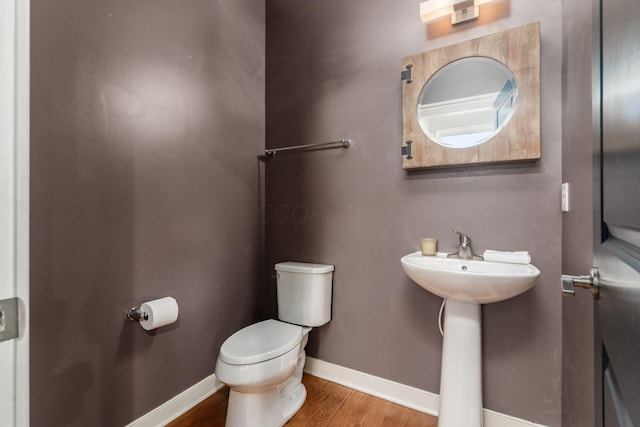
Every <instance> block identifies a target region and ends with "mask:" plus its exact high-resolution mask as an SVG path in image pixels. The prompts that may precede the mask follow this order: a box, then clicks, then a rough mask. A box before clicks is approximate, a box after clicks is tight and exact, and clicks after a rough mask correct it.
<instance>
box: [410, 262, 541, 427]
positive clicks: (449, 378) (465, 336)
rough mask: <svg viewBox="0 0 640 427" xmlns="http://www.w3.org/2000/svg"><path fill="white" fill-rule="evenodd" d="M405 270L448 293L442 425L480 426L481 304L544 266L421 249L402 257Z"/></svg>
mask: <svg viewBox="0 0 640 427" xmlns="http://www.w3.org/2000/svg"><path fill="white" fill-rule="evenodd" d="M400 262H401V263H402V268H403V269H404V271H405V273H407V275H408V276H409V277H410V278H411V279H412V280H413V281H414V282H416V283H417V284H418V285H420V286H421V287H423V288H424V289H426V290H427V291H429V292H431V293H433V294H435V295H438V296H439V297H442V298H445V299H446V300H447V302H446V309H445V314H444V338H443V344H442V370H441V373H440V411H439V414H438V427H481V426H482V424H483V421H482V417H483V412H482V323H481V310H480V305H481V304H488V303H492V302H498V301H503V300H505V299H508V298H511V297H514V296H516V295H519V294H521V293H522V292H525V291H526V290H528V289H529V288H531V287H532V286H533V285H534V284H535V282H536V280H537V279H538V277H539V276H540V270H538V269H537V268H536V267H534V266H533V265H531V264H509V263H502V262H491V261H478V260H462V259H458V258H447V257H446V255H445V254H438V255H437V256H423V255H422V254H421V253H420V252H415V253H412V254H409V255H406V256H404V257H402V258H401V259H400Z"/></svg>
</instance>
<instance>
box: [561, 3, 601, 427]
mask: <svg viewBox="0 0 640 427" xmlns="http://www.w3.org/2000/svg"><path fill="white" fill-rule="evenodd" d="M562 3H563V40H564V43H563V67H562V85H563V97H562V111H563V121H562V179H563V181H564V182H569V183H570V184H571V210H570V211H569V212H566V213H563V214H562V270H563V272H564V273H566V274H574V275H581V274H587V272H588V271H589V269H590V268H591V265H592V264H593V240H592V234H593V165H592V162H593V156H592V152H593V138H592V134H591V122H592V119H591V46H592V32H591V31H592V10H591V3H590V2H587V3H586V4H585V2H583V1H579V0H563V2H562ZM562 326H563V328H562V348H563V352H562V359H563V363H562V373H563V376H562V425H563V426H564V427H589V426H593V425H594V416H595V415H594V359H593V351H594V341H593V299H592V298H591V294H590V293H589V292H587V291H581V290H578V292H576V296H575V298H563V300H562Z"/></svg>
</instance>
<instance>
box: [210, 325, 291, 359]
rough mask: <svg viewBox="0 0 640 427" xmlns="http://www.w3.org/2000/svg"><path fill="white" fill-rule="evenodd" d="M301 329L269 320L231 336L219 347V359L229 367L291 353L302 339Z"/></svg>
mask: <svg viewBox="0 0 640 427" xmlns="http://www.w3.org/2000/svg"><path fill="white" fill-rule="evenodd" d="M302 334H303V329H302V326H298V325H292V324H290V323H284V322H280V321H277V320H273V319H269V320H264V321H262V322H258V323H254V324H253V325H249V326H247V327H245V328H243V329H240V330H239V331H238V332H236V333H235V334H233V335H231V336H230V337H229V338H227V340H226V341H225V342H224V343H223V344H222V347H220V354H219V357H220V360H222V361H223V362H225V363H228V364H230V365H249V364H252V363H259V362H264V361H265V360H269V359H273V358H276V357H278V356H281V355H283V354H285V353H287V352H288V351H290V350H292V349H293V348H294V347H296V346H297V345H298V344H300V341H301V340H302Z"/></svg>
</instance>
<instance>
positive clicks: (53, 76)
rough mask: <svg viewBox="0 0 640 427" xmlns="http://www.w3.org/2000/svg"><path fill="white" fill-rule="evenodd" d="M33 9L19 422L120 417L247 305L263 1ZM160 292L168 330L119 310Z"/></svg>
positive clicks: (136, 411)
mask: <svg viewBox="0 0 640 427" xmlns="http://www.w3.org/2000/svg"><path fill="white" fill-rule="evenodd" d="M31 13H32V22H31V29H32V33H31V40H32V58H31V66H32V70H31V91H32V98H31V106H32V110H31V123H32V126H31V158H32V161H31V183H32V184H31V319H30V321H31V422H32V425H34V426H100V425H102V426H116V425H123V424H125V423H127V422H129V421H131V420H133V419H135V418H137V417H139V416H140V415H142V414H144V413H146V412H147V411H149V410H151V409H153V408H155V407H157V406H158V405H160V404H162V403H163V402H165V401H166V400H168V399H170V398H172V397H173V396H175V395H176V394H177V393H179V392H181V391H182V390H184V389H186V388H188V387H189V386H191V385H193V384H195V383H196V382H198V381H199V380H201V379H202V378H204V377H205V376H207V375H209V374H211V373H212V372H213V370H214V364H215V360H216V357H217V354H218V349H219V346H220V344H221V343H222V341H223V340H224V339H225V338H226V337H227V336H228V335H230V334H231V333H232V332H233V331H235V330H237V329H239V328H240V327H241V326H243V325H246V324H248V323H250V322H251V321H253V320H254V319H255V317H256V310H257V307H258V306H259V305H260V304H259V301H258V300H257V297H256V295H258V291H257V287H258V286H259V283H260V278H261V277H262V276H263V274H262V272H261V271H259V266H260V265H262V261H261V257H262V248H261V246H260V239H261V236H262V234H261V226H260V224H259V223H258V221H257V217H256V212H257V210H258V206H259V200H258V198H259V194H260V193H259V191H258V186H259V184H260V181H259V179H260V175H259V169H258V167H257V162H256V155H257V154H258V153H259V152H260V150H261V149H263V147H264V134H265V128H264V91H265V88H264V60H265V50H264V49H265V47H264V43H265V9H264V2H263V1H261V0H240V1H239V0H222V1H215V2H212V1H204V0H194V1H190V2H186V3H185V2H176V1H166V0H160V1H158V0H153V1H151V0H139V1H133V2H132V1H124V0H116V1H108V2H104V1H97V0H96V1H81V0H63V1H47V0H35V1H32V2H31ZM166 295H172V296H174V297H175V298H176V299H177V300H178V303H179V305H180V318H179V320H178V322H177V323H176V324H175V325H173V326H170V327H165V328H162V329H159V330H157V331H156V332H153V333H147V332H145V331H144V330H143V329H142V328H141V327H139V326H137V325H135V324H134V323H130V322H128V321H126V320H125V317H124V313H123V309H125V308H127V307H131V306H132V305H137V304H139V303H141V302H143V301H145V300H150V299H154V298H158V297H162V296H166Z"/></svg>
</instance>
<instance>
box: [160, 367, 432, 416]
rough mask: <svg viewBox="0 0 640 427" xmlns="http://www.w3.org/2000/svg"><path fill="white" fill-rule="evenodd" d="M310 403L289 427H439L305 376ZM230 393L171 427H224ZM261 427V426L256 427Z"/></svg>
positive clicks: (412, 413) (226, 391)
mask: <svg viewBox="0 0 640 427" xmlns="http://www.w3.org/2000/svg"><path fill="white" fill-rule="evenodd" d="M302 382H303V383H304V385H305V387H306V388H307V400H306V401H305V403H304V405H303V406H302V408H301V409H300V410H299V411H298V412H297V413H296V414H295V415H294V416H293V418H291V419H290V420H289V422H287V423H286V424H285V426H286V427H303V426H304V427H308V426H316V427H347V426H362V427H436V426H437V425H438V419H437V418H436V417H433V416H431V415H428V414H424V413H422V412H418V411H414V410H413V409H409V408H406V407H404V406H400V405H397V404H395V403H391V402H389V401H386V400H383V399H380V398H377V397H374V396H371V395H369V394H365V393H362V392H359V391H357V390H353V389H350V388H348V387H344V386H342V385H339V384H336V383H332V382H330V381H326V380H323V379H321V378H318V377H314V376H312V375H308V374H305V375H304V377H303V379H302ZM228 398H229V389H228V388H227V387H225V388H223V389H222V390H220V391H219V392H217V393H216V394H214V395H213V396H211V397H209V398H208V399H206V400H205V401H203V402H202V403H200V404H199V405H197V406H196V407H195V408H193V409H191V410H190V411H189V412H187V413H186V414H184V415H182V416H181V417H179V418H178V419H176V420H175V421H173V422H171V423H169V425H168V427H205V426H206V427H223V426H224V421H225V414H226V411H227V400H228ZM256 427H259V426H256Z"/></svg>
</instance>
